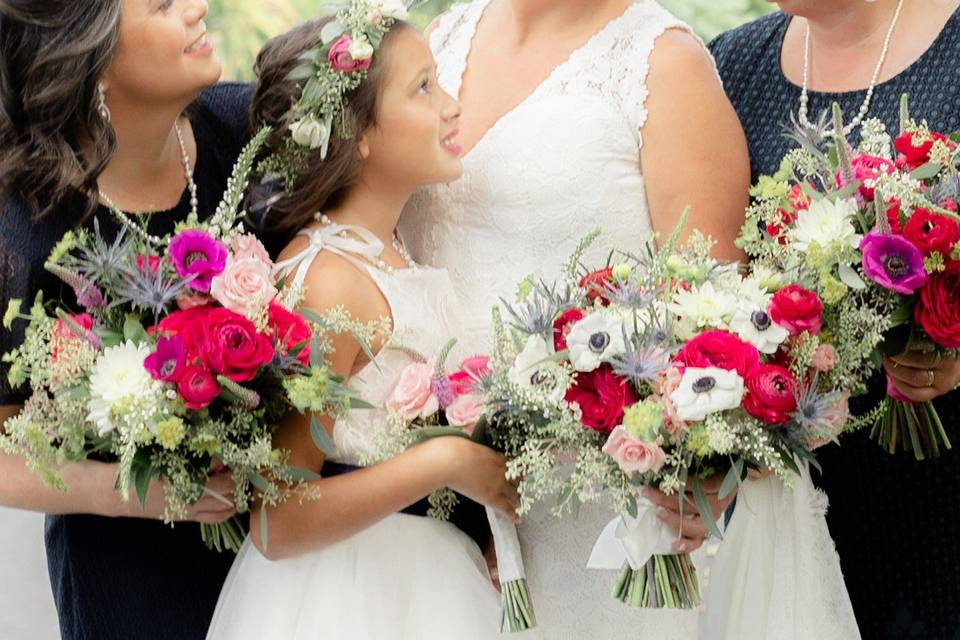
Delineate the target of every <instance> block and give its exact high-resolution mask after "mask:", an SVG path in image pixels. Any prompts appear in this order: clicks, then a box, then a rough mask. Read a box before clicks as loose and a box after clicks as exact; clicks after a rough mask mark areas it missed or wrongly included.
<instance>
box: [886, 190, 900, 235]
mask: <svg viewBox="0 0 960 640" xmlns="http://www.w3.org/2000/svg"><path fill="white" fill-rule="evenodd" d="M887 222H889V223H890V229H891V230H892V231H893V232H894V233H897V234H899V233H903V229H902V228H901V227H900V200H899V199H898V198H890V199H889V200H887Z"/></svg>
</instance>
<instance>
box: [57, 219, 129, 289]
mask: <svg viewBox="0 0 960 640" xmlns="http://www.w3.org/2000/svg"><path fill="white" fill-rule="evenodd" d="M79 251H80V255H78V256H74V257H73V260H72V264H71V265H70V266H72V267H73V268H75V269H76V270H77V272H79V273H80V274H81V275H83V276H85V277H86V278H88V279H89V280H90V281H91V282H93V283H97V282H99V281H101V280H103V279H110V278H112V277H114V276H115V275H116V274H117V273H119V272H120V271H123V270H124V269H126V268H127V264H128V262H129V259H130V256H131V255H132V253H133V240H132V239H130V238H127V235H126V229H125V228H122V227H121V229H120V232H119V233H118V234H117V237H116V239H114V241H113V243H107V241H106V240H104V238H103V235H101V233H100V223H99V221H98V220H97V219H96V218H94V220H93V238H92V240H91V241H90V242H89V243H87V244H83V245H81V246H80V247H79Z"/></svg>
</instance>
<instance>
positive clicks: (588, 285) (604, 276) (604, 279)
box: [579, 267, 613, 307]
mask: <svg viewBox="0 0 960 640" xmlns="http://www.w3.org/2000/svg"><path fill="white" fill-rule="evenodd" d="M612 282H613V268H612V267H607V268H606V269H599V270H597V271H591V272H590V273H588V274H587V275H585V276H583V277H582V278H580V283H579V284H580V288H581V289H584V290H586V292H587V297H588V298H589V299H590V301H591V302H593V301H595V300H597V299H599V300H600V301H601V302H602V303H603V306H605V307H606V306H607V305H609V304H610V301H609V300H607V295H606V294H607V287H608V286H609V285H610V284H611V283H612Z"/></svg>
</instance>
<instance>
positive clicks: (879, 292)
mask: <svg viewBox="0 0 960 640" xmlns="http://www.w3.org/2000/svg"><path fill="white" fill-rule="evenodd" d="M901 112H902V113H901V133H900V135H899V136H897V137H896V138H895V139H893V140H891V137H890V136H889V135H888V134H887V132H886V131H885V129H884V126H883V124H882V123H881V122H879V121H878V120H868V121H866V122H864V124H863V135H862V142H861V144H860V146H859V148H857V149H853V148H851V147H850V145H849V144H848V143H847V141H846V139H845V138H844V136H843V135H835V136H834V139H833V143H832V145H831V146H830V148H829V149H827V150H826V151H823V150H821V149H820V148H819V147H817V146H816V145H815V144H813V143H811V142H810V141H808V140H807V139H805V138H804V137H803V136H798V137H797V140H798V141H799V142H800V143H801V145H802V146H801V147H800V148H799V149H796V150H794V151H791V152H790V153H789V154H788V155H787V157H786V158H784V160H783V162H782V164H781V166H780V169H779V171H777V173H776V174H775V175H773V176H763V177H761V179H760V181H759V183H758V184H757V185H756V186H755V187H754V188H753V191H752V195H753V196H754V197H755V201H754V203H753V204H752V205H751V207H750V209H749V210H748V216H747V222H746V224H745V226H744V231H743V233H742V235H741V238H740V240H739V243H740V245H741V246H742V247H743V248H744V249H745V250H746V251H747V253H748V254H750V256H751V257H752V258H753V263H754V265H755V267H754V268H755V269H758V270H759V271H760V272H763V273H767V272H770V271H775V272H779V273H782V274H784V276H785V277H786V278H788V279H789V280H791V281H793V282H798V283H802V284H803V285H804V286H806V287H808V288H809V289H811V290H813V291H816V292H817V294H818V295H819V296H820V298H821V299H822V301H823V303H824V317H825V325H826V327H827V329H828V332H829V334H830V335H831V336H834V337H841V336H849V335H851V334H852V335H854V336H856V337H857V338H858V339H856V340H849V339H848V340H845V341H843V342H844V344H845V347H844V348H843V349H842V350H841V353H840V360H841V361H845V362H849V363H851V367H850V368H846V367H844V368H842V370H843V373H844V375H845V376H847V379H848V380H850V386H851V391H853V392H854V393H859V392H863V391H865V389H866V382H867V380H868V378H869V375H870V374H871V373H873V372H875V371H876V370H877V369H879V368H880V363H881V361H882V357H883V356H884V355H896V354H898V353H901V352H903V351H904V350H906V349H908V348H910V347H912V346H915V345H918V344H919V345H923V347H924V348H925V349H930V350H934V351H936V352H937V353H938V354H939V355H940V356H944V355H947V354H951V353H953V352H954V350H956V349H958V348H960V244H958V241H960V224H958V221H960V217H958V215H957V213H956V212H957V202H958V199H960V173H958V168H960V156H958V151H957V142H958V141H960V135H958V134H954V135H952V136H946V135H943V134H940V133H938V132H935V131H931V130H930V129H929V128H928V127H927V126H926V125H925V124H924V123H922V122H921V123H917V122H916V121H914V120H912V119H911V118H910V116H909V113H908V111H907V105H906V98H905V97H904V100H903V106H902V109H901ZM833 115H834V123H833V126H834V130H835V131H841V132H842V131H843V127H842V125H843V122H842V116H841V114H840V109H839V107H835V109H834V114H833ZM867 418H868V420H869V422H870V423H872V424H873V430H872V432H871V436H872V437H873V438H874V439H875V440H877V442H879V443H880V444H881V446H883V447H884V448H885V449H886V450H887V451H889V452H890V453H895V452H896V451H897V449H898V448H900V447H903V448H904V449H906V450H907V451H912V452H913V453H914V455H915V456H916V458H917V459H918V460H922V459H924V458H925V457H927V456H931V455H932V456H936V455H938V454H939V452H940V450H941V448H943V447H945V448H947V449H949V448H950V442H949V440H948V438H947V434H946V432H945V431H944V428H943V425H942V423H941V422H940V418H939V417H938V415H937V412H936V410H935V409H934V407H933V405H932V404H931V403H929V402H926V403H920V404H913V403H911V402H910V400H909V399H908V398H906V397H905V396H903V395H902V394H900V393H899V392H898V391H897V389H896V387H894V386H893V384H892V383H891V382H890V380H889V378H888V384H887V398H886V399H885V400H884V402H883V403H882V404H881V405H880V406H879V407H878V408H877V410H875V411H874V412H873V413H872V414H871V415H870V416H868V417H867Z"/></svg>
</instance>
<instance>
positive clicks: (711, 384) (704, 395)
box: [670, 367, 744, 422]
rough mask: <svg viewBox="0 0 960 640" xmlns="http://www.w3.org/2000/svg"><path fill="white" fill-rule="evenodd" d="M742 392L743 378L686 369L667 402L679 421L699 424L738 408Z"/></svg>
mask: <svg viewBox="0 0 960 640" xmlns="http://www.w3.org/2000/svg"><path fill="white" fill-rule="evenodd" d="M743 390H744V388H743V378H741V377H740V376H739V375H738V374H737V372H736V371H727V370H726V369H719V368H717V367H703V368H701V367H688V368H687V369H686V370H685V371H684V372H683V378H681V379H680V386H679V387H677V389H676V391H674V392H673V393H671V394H670V400H672V401H673V404H674V405H675V406H676V407H677V417H678V418H679V419H680V420H683V421H684V422H698V421H700V420H703V419H704V418H706V417H707V416H708V415H709V414H711V413H716V412H717V411H726V410H728V409H735V408H737V407H739V406H740V401H741V400H742V399H743Z"/></svg>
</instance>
